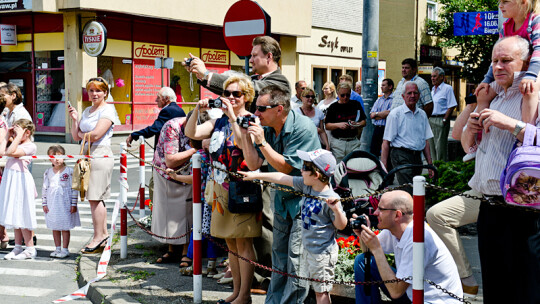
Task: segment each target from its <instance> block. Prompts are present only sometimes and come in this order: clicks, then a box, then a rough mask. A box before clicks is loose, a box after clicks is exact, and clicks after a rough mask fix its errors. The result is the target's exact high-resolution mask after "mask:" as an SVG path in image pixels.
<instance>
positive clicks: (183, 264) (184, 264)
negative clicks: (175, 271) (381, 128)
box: [178, 254, 193, 268]
mask: <svg viewBox="0 0 540 304" xmlns="http://www.w3.org/2000/svg"><path fill="white" fill-rule="evenodd" d="M184 258H187V259H189V258H188V256H187V255H186V254H184V255H183V256H182V259H180V265H179V266H178V267H180V268H186V267H190V266H191V265H192V264H193V260H192V259H189V261H186V260H184Z"/></svg>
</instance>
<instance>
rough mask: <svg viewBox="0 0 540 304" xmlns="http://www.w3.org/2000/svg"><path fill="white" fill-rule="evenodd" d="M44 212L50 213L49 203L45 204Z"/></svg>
mask: <svg viewBox="0 0 540 304" xmlns="http://www.w3.org/2000/svg"><path fill="white" fill-rule="evenodd" d="M43 212H44V213H49V207H47V205H43Z"/></svg>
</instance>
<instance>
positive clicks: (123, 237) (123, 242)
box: [120, 143, 128, 259]
mask: <svg viewBox="0 0 540 304" xmlns="http://www.w3.org/2000/svg"><path fill="white" fill-rule="evenodd" d="M126 150H127V145H126V143H121V144H120V153H121V154H120V180H121V181H120V204H121V205H122V208H121V209H120V258H121V259H125V258H127V190H128V189H127V188H126V187H127V154H126Z"/></svg>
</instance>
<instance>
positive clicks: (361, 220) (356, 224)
mask: <svg viewBox="0 0 540 304" xmlns="http://www.w3.org/2000/svg"><path fill="white" fill-rule="evenodd" d="M362 225H365V226H366V227H367V225H368V224H367V219H366V216H365V215H360V216H358V217H356V218H355V219H354V220H352V221H351V222H350V226H351V229H356V230H361V229H362Z"/></svg>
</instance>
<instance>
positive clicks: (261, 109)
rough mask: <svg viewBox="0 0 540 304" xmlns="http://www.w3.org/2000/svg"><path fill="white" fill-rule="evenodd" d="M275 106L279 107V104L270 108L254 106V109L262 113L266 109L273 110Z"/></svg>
mask: <svg viewBox="0 0 540 304" xmlns="http://www.w3.org/2000/svg"><path fill="white" fill-rule="evenodd" d="M277 106H279V104H276V105H271V106H256V108H257V111H259V112H261V113H263V112H265V111H266V109H272V108H275V107H277Z"/></svg>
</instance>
